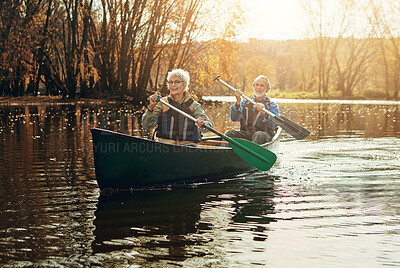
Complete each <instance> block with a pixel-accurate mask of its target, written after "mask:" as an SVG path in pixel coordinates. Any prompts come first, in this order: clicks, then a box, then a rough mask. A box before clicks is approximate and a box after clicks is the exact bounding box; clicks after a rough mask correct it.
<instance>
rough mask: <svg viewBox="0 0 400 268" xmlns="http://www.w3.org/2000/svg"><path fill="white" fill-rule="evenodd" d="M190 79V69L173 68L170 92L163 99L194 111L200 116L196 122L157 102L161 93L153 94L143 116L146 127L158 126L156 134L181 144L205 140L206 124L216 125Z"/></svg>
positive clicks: (195, 114) (193, 112)
mask: <svg viewBox="0 0 400 268" xmlns="http://www.w3.org/2000/svg"><path fill="white" fill-rule="evenodd" d="M189 82H190V76H189V73H188V72H186V71H184V70H182V69H175V70H172V71H171V72H169V73H168V75H167V83H168V89H169V95H168V96H166V97H163V98H162V100H164V101H165V102H168V103H169V104H171V105H173V106H175V107H177V108H179V109H180V110H182V111H184V112H186V113H188V114H190V115H191V116H193V117H194V118H196V119H197V120H196V122H193V121H191V120H190V119H188V118H186V117H184V116H183V115H181V114H179V113H178V112H176V111H174V110H172V109H169V107H167V106H166V105H163V104H162V103H161V102H157V101H156V100H157V98H158V94H157V93H156V94H153V95H151V96H150V98H149V101H150V102H149V105H148V106H147V110H146V112H145V113H144V114H143V117H142V126H143V127H144V128H146V129H152V128H154V127H155V126H157V130H156V137H157V139H158V140H159V141H162V142H167V143H174V144H179V145H187V144H193V143H197V142H200V140H201V131H200V128H201V127H202V126H203V125H204V124H207V125H208V126H209V127H213V126H214V124H213V123H212V122H211V121H210V119H209V118H208V116H207V115H206V114H205V112H204V110H203V108H202V107H201V105H200V103H198V102H197V101H195V100H194V99H193V98H192V97H191V96H190V94H189V91H188V86H189Z"/></svg>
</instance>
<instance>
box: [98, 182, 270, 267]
mask: <svg viewBox="0 0 400 268" xmlns="http://www.w3.org/2000/svg"><path fill="white" fill-rule="evenodd" d="M274 179H275V178H274V177H270V176H266V175H265V174H260V175H258V176H257V175H256V176H252V177H247V178H246V177H238V178H235V179H229V180H222V181H220V182H213V183H207V184H196V185H191V186H190V189H188V188H187V186H186V187H183V188H179V187H178V188H174V190H171V191H169V190H165V189H157V190H153V191H132V192H119V193H118V194H114V195H112V196H103V195H102V196H100V198H99V202H98V205H97V211H96V219H95V221H94V224H95V226H96V230H95V232H94V234H95V237H96V239H95V241H94V243H93V253H94V254H95V255H96V256H97V257H98V259H99V260H100V259H101V262H107V261H109V260H114V261H115V256H113V254H119V253H120V252H121V251H123V252H124V253H125V254H128V255H131V256H135V263H144V262H149V261H150V262H158V263H160V264H162V263H168V261H180V262H181V261H188V260H189V259H192V258H197V257H204V256H206V255H210V256H212V258H215V257H216V255H215V254H217V255H220V254H226V253H222V252H221V250H223V252H226V251H227V252H229V251H230V250H231V247H230V245H229V244H231V243H233V244H235V243H236V242H237V241H238V239H239V240H241V238H240V235H238V236H236V235H235V233H238V234H240V233H242V232H247V231H249V232H251V233H252V236H253V240H254V241H264V240H265V239H267V237H268V235H267V233H266V229H267V226H266V224H268V223H269V222H271V221H275V220H274V217H273V213H274V204H273V201H272V198H273V196H274ZM213 248H215V251H214V250H213ZM259 250H261V249H259ZM102 253H111V255H107V254H102ZM123 263H125V264H126V259H124V260H123ZM121 264H122V263H121Z"/></svg>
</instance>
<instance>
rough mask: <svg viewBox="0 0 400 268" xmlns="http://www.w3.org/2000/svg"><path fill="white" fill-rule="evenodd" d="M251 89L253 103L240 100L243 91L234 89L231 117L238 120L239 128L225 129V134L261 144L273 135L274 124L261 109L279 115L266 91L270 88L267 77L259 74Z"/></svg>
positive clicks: (276, 107)
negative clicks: (252, 90) (234, 99)
mask: <svg viewBox="0 0 400 268" xmlns="http://www.w3.org/2000/svg"><path fill="white" fill-rule="evenodd" d="M253 89H254V96H253V100H254V102H256V104H255V105H253V104H252V103H250V102H249V101H247V100H245V99H244V100H243V101H242V100H241V99H242V98H241V96H242V94H243V93H242V92H241V91H240V90H237V91H236V93H235V97H236V103H235V104H233V105H232V106H231V119H232V121H240V130H227V131H226V132H225V135H227V136H229V137H231V138H242V139H246V140H251V141H253V142H255V143H257V144H263V143H266V142H267V141H269V140H271V138H272V137H273V135H274V132H275V129H276V124H275V122H274V120H273V119H272V117H271V116H270V115H268V114H267V113H265V112H264V111H263V110H262V109H263V108H265V109H267V110H269V111H270V112H272V113H274V114H276V115H279V107H278V105H277V104H276V103H275V102H273V101H271V100H270V99H269V98H268V96H267V92H268V91H269V90H270V89H271V84H270V83H269V79H268V77H266V76H265V75H259V76H258V77H257V78H256V79H255V80H254V82H253Z"/></svg>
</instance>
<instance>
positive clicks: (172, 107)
mask: <svg viewBox="0 0 400 268" xmlns="http://www.w3.org/2000/svg"><path fill="white" fill-rule="evenodd" d="M160 102H161V103H162V104H164V105H166V106H168V107H169V108H171V109H172V110H175V111H177V112H178V113H180V114H181V115H183V116H186V117H187V118H189V119H190V120H192V121H194V122H196V121H197V119H196V118H194V117H193V116H191V115H190V114H187V113H185V112H184V111H182V110H180V109H178V108H176V107H175V106H173V105H171V104H169V103H168V102H166V101H163V100H162V99H160ZM203 127H204V128H206V129H208V130H209V131H211V132H213V133H215V134H217V135H218V136H220V137H223V136H224V134H222V133H221V132H219V131H217V130H215V129H213V128H212V127H209V126H207V125H205V124H204V125H203Z"/></svg>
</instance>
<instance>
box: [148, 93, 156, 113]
mask: <svg viewBox="0 0 400 268" xmlns="http://www.w3.org/2000/svg"><path fill="white" fill-rule="evenodd" d="M157 98H158V93H155V94H153V95H151V96H150V97H149V101H150V103H149V105H148V106H147V109H148V110H150V111H151V112H152V111H153V109H154V107H156V105H157Z"/></svg>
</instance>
